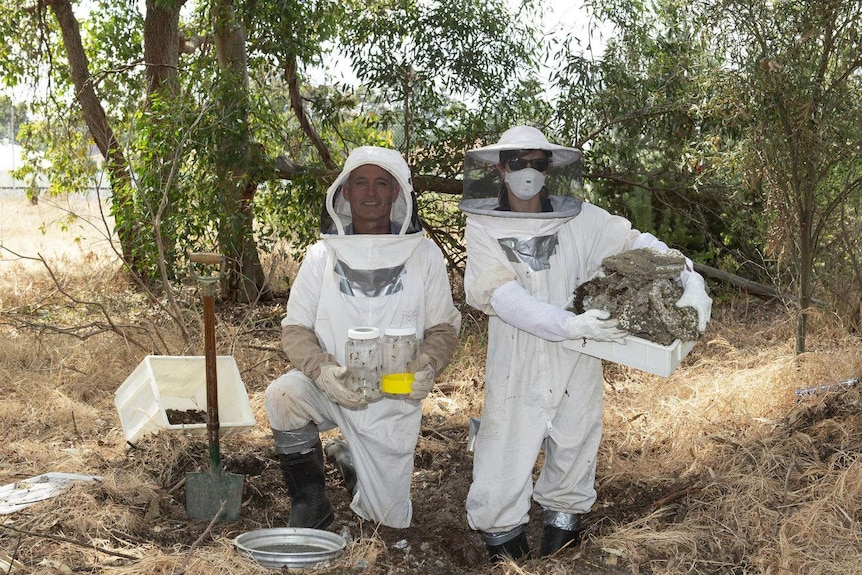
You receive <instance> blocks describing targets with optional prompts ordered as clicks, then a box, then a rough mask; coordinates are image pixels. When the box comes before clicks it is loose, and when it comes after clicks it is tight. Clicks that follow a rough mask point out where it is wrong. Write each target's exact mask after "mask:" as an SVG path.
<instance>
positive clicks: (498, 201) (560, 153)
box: [458, 126, 583, 219]
mask: <svg viewBox="0 0 862 575" xmlns="http://www.w3.org/2000/svg"><path fill="white" fill-rule="evenodd" d="M532 150H542V151H544V152H545V157H546V158H547V159H548V161H549V164H548V168H547V170H546V171H545V173H544V175H545V185H544V187H543V188H542V190H541V191H540V192H539V193H540V195H541V196H542V198H543V199H545V200H546V201H548V202H550V204H551V206H552V207H553V212H546V213H530V214H521V213H516V212H511V211H507V210H506V206H507V205H508V197H507V189H506V184H505V183H504V181H503V177H502V175H501V171H500V168H501V167H502V164H503V163H504V162H505V160H506V159H507V158H508V157H509V156H512V155H515V156H517V155H518V152H527V151H532ZM582 161H583V154H582V153H581V152H580V151H579V150H576V149H575V148H568V147H565V146H560V145H558V144H552V143H550V142H549V141H548V139H547V138H546V137H545V135H544V134H542V132H540V131H539V130H538V129H536V128H533V127H532V126H514V127H512V128H509V129H508V130H506V131H505V132H503V134H502V135H501V136H500V139H499V141H497V143H496V144H491V145H489V146H484V147H482V148H476V149H473V150H469V151H468V152H467V154H466V156H465V158H464V195H463V198H462V200H461V202H460V204H459V206H458V207H459V208H460V209H461V211H463V212H465V213H468V214H485V215H493V216H498V217H512V218H539V219H544V218H559V217H561V216H564V215H566V216H572V215H576V214H577V213H578V212H579V211H580V205H581V202H580V199H579V198H577V195H578V194H579V193H580V191H581V190H582V188H583V178H582V176H581V164H582Z"/></svg>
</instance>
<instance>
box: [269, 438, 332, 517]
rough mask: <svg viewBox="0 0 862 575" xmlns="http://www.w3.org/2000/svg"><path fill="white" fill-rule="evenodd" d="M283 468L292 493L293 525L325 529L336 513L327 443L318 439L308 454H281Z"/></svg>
mask: <svg viewBox="0 0 862 575" xmlns="http://www.w3.org/2000/svg"><path fill="white" fill-rule="evenodd" d="M278 459H279V461H280V462H281V471H282V474H283V475H284V482H285V483H286V484H287V492H288V493H289V494H290V519H289V520H288V523H287V524H288V526H289V527H309V528H311V529H324V528H326V527H327V526H328V525H329V524H330V523H332V520H333V519H335V515H334V514H333V513H332V503H330V501H329V498H328V497H327V496H326V472H325V469H324V467H323V446H322V445H321V444H320V442H319V441H318V442H317V444H316V445H315V446H314V448H313V449H312V450H311V451H308V452H306V453H292V454H290V455H284V454H281V453H280V454H279V455H278Z"/></svg>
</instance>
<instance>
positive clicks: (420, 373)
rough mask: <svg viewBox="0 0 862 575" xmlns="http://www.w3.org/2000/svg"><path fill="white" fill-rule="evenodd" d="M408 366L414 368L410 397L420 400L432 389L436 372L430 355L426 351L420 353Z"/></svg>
mask: <svg viewBox="0 0 862 575" xmlns="http://www.w3.org/2000/svg"><path fill="white" fill-rule="evenodd" d="M408 368H409V369H412V370H414V373H413V384H412V386H411V388H412V391H411V392H410V399H413V400H416V401H422V400H423V399H425V398H426V397H428V394H429V393H430V392H431V390H432V389H434V377H435V375H436V374H435V373H434V367H433V364H432V363H431V357H430V356H429V355H428V354H426V353H420V354H419V357H417V358H416V360H415V361H413V362H412V363H411V365H409V366H408Z"/></svg>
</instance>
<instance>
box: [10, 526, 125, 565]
mask: <svg viewBox="0 0 862 575" xmlns="http://www.w3.org/2000/svg"><path fill="white" fill-rule="evenodd" d="M0 527H2V528H4V529H9V530H10V531H14V532H16V533H21V534H22V535H30V536H32V537H41V538H43V539H50V540H52V541H57V542H60V543H71V544H72V545H78V546H80V547H86V548H87V549H93V550H94V551H98V552H99V553H105V554H106V555H113V556H114V557H122V558H123V559H132V560H134V561H137V560H139V559H140V557H135V556H134V555H127V554H126V553H120V552H119V551H111V550H110V549H105V548H103V547H97V546H95V545H93V544H92V543H87V542H85V541H78V540H77V539H72V538H70V537H63V536H62V535H51V534H50V533H36V532H34V531H25V530H24V529H18V528H17V527H13V526H12V525H3V524H0Z"/></svg>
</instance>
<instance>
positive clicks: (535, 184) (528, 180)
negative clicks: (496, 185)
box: [505, 168, 545, 200]
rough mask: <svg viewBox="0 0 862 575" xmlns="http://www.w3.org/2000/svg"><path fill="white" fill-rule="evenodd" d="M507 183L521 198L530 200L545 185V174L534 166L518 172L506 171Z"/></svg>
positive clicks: (516, 195)
mask: <svg viewBox="0 0 862 575" xmlns="http://www.w3.org/2000/svg"><path fill="white" fill-rule="evenodd" d="M505 179H506V183H507V184H508V185H509V189H510V190H511V191H512V193H513V194H515V197H517V198H518V199H519V200H529V199H530V198H532V197H534V196H535V195H536V194H538V193H539V192H540V191H542V187H543V186H544V185H545V174H543V173H542V172H540V171H539V170H535V169H533V168H524V169H523V170H518V171H517V172H506V177H505Z"/></svg>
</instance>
